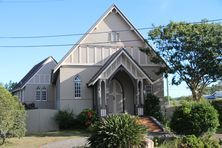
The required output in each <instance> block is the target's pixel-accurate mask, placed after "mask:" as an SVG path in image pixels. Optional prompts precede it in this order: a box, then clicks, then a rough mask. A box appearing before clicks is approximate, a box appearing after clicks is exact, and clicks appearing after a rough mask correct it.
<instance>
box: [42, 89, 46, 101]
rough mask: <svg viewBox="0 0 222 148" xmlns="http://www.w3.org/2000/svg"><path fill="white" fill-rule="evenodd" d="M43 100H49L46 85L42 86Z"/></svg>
mask: <svg viewBox="0 0 222 148" xmlns="http://www.w3.org/2000/svg"><path fill="white" fill-rule="evenodd" d="M42 101H47V90H46V88H45V87H43V88H42Z"/></svg>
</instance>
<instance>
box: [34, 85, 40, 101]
mask: <svg viewBox="0 0 222 148" xmlns="http://www.w3.org/2000/svg"><path fill="white" fill-rule="evenodd" d="M35 100H36V101H40V100H41V89H40V87H37V88H36V92H35Z"/></svg>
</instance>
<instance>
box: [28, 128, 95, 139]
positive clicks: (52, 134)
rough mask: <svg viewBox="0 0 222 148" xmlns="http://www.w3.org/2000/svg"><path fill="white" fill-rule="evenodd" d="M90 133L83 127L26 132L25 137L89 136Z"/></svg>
mask: <svg viewBox="0 0 222 148" xmlns="http://www.w3.org/2000/svg"><path fill="white" fill-rule="evenodd" d="M90 134H91V133H90V132H89V131H87V130H85V129H70V130H60V131H51V132H42V133H33V134H27V135H26V137H69V136H70V137H71V136H77V137H88V136H90Z"/></svg>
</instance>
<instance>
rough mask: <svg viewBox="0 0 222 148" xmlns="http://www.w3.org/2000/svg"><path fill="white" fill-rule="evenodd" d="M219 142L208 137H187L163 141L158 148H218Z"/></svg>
mask: <svg viewBox="0 0 222 148" xmlns="http://www.w3.org/2000/svg"><path fill="white" fill-rule="evenodd" d="M219 147H220V145H219V142H217V141H215V140H213V139H211V138H210V137H208V136H207V137H205V136H204V137H196V136H195V135H187V136H184V137H181V138H176V139H169V140H165V141H164V142H163V144H161V145H160V146H159V148H219Z"/></svg>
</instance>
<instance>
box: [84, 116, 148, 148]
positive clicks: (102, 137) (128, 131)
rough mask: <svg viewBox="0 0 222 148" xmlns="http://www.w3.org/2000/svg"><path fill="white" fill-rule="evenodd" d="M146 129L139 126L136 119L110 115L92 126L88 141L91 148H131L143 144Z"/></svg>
mask: <svg viewBox="0 0 222 148" xmlns="http://www.w3.org/2000/svg"><path fill="white" fill-rule="evenodd" d="M146 133H147V129H146V127H144V126H143V125H141V124H139V122H138V119H137V117H135V116H130V115H128V114H122V115H112V116H108V117H106V118H102V119H101V120H100V121H98V122H96V123H95V124H94V130H93V133H92V135H91V137H90V138H89V139H88V141H89V144H91V147H96V148H104V147H110V148H113V147H133V146H135V147H136V146H138V147H139V146H141V145H143V144H144V142H143V141H144V137H145V134H146Z"/></svg>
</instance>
